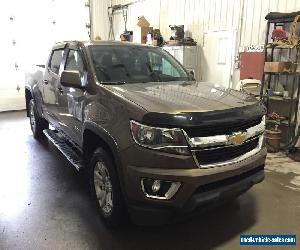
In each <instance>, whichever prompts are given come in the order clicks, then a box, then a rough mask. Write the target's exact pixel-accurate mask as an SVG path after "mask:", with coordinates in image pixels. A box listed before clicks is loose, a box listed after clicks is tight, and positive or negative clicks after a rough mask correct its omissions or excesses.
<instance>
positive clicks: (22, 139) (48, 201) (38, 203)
mask: <svg viewBox="0 0 300 250" xmlns="http://www.w3.org/2000/svg"><path fill="white" fill-rule="evenodd" d="M0 140H1V141H0V155H1V160H0V249H57V250H58V249H173V250H174V249H183V248H184V249H240V245H239V236H240V234H242V233H249V234H251V233H253V234H260V233H261V234H272V233H283V234H297V235H298V242H299V240H300V238H299V237H300V163H296V162H293V161H291V160H290V159H289V158H286V157H284V155H283V154H275V155H269V156H268V161H267V167H266V179H265V181H264V182H263V183H261V184H259V185H256V186H255V187H254V188H252V189H251V190H250V191H249V192H247V193H246V194H244V195H242V196H241V197H239V198H238V199H237V200H236V201H234V202H231V203H230V204H227V205H222V206H220V207H217V208H214V209H213V210H210V211H208V212H205V213H202V214H199V215H198V216H196V217H193V218H192V219H190V220H188V221H186V222H182V223H179V224H176V225H168V226H164V227H157V228H142V227H137V226H134V225H128V226H126V227H125V228H121V229H119V230H116V231H112V230H108V229H107V228H106V227H105V226H104V224H103V223H102V221H101V219H100V218H99V217H98V215H97V212H96V209H95V206H94V203H93V202H92V201H91V199H90V196H89V192H88V189H87V186H86V185H85V184H84V182H83V180H82V179H81V178H80V176H79V175H78V174H77V173H76V172H75V171H74V170H73V168H72V167H71V166H70V165H69V164H68V163H67V161H66V160H65V159H64V157H63V156H62V155H61V154H60V153H59V152H58V151H57V150H56V149H55V148H54V147H53V146H52V145H51V144H50V143H49V144H48V143H40V142H38V141H36V140H34V139H33V137H32V135H31V131H30V128H29V121H28V119H27V118H26V117H25V112H24V111H22V112H9V113H0ZM298 244H299V243H298ZM299 246H300V245H299ZM243 249H245V247H243ZM272 249H274V247H272Z"/></svg>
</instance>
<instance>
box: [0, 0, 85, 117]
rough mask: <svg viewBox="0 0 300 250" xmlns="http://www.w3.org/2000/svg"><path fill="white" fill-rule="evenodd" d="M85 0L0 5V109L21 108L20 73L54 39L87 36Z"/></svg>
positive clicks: (43, 55) (41, 60) (16, 0)
mask: <svg viewBox="0 0 300 250" xmlns="http://www.w3.org/2000/svg"><path fill="white" fill-rule="evenodd" d="M85 2H86V1H85V0H43V1H40V0H26V1H22V0H10V1H6V2H5V3H2V4H1V8H0V31H1V39H0V47H1V48H2V51H1V57H0V69H1V71H0V72H1V78H0V112H1V111H7V110H19V109H24V108H25V98H24V85H25V82H24V81H25V77H24V73H25V72H26V71H28V70H31V69H32V68H33V65H34V64H45V63H46V60H47V57H48V54H49V52H50V48H51V47H52V45H53V44H54V43H55V42H57V41H63V40H76V39H78V40H80V39H83V40H88V39H89V34H88V32H89V30H88V29H87V28H86V24H87V23H89V8H87V7H85Z"/></svg>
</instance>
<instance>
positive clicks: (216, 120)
mask: <svg viewBox="0 0 300 250" xmlns="http://www.w3.org/2000/svg"><path fill="white" fill-rule="evenodd" d="M107 88H109V89H110V90H111V91H113V92H114V93H115V94H117V95H119V96H122V97H123V98H126V99H128V100H130V101H132V102H134V103H135V104H137V105H139V106H140V107H142V108H144V109H145V110H147V111H148V112H147V113H146V114H145V115H144V117H143V120H142V121H141V122H143V123H145V124H148V125H153V126H162V127H181V128H191V127H202V126H205V127H207V126H208V127H209V126H220V127H222V126H224V125H228V126H231V124H233V123H234V124H239V123H247V122H248V121H249V120H250V121H251V120H257V119H261V117H262V116H263V115H264V114H265V113H266V109H265V107H264V105H263V104H262V103H261V102H258V101H257V99H256V98H255V97H254V96H250V95H246V94H243V93H241V92H239V91H236V90H233V89H230V88H223V87H221V86H220V85H218V84H211V83H207V82H183V81H182V82H155V83H138V84H125V85H118V86H116V85H114V86H113V85H110V86H107Z"/></svg>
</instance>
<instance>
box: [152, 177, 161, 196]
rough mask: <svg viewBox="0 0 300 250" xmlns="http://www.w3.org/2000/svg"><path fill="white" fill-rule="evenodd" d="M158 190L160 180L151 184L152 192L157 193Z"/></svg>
mask: <svg viewBox="0 0 300 250" xmlns="http://www.w3.org/2000/svg"><path fill="white" fill-rule="evenodd" d="M159 189H160V180H155V181H154V182H153V184H152V191H153V192H154V193H156V192H158V190H159Z"/></svg>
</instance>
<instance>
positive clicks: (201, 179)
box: [126, 148, 267, 224]
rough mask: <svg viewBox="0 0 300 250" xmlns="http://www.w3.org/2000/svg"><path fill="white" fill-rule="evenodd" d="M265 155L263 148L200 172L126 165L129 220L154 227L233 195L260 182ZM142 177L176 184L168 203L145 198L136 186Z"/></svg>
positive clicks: (138, 185) (193, 169) (139, 187)
mask: <svg viewBox="0 0 300 250" xmlns="http://www.w3.org/2000/svg"><path fill="white" fill-rule="evenodd" d="M266 153H267V152H266V149H265V148H263V149H262V150H260V151H259V152H258V153H257V154H255V155H253V156H251V157H249V158H247V159H244V160H242V161H240V162H235V163H230V164H225V165H222V166H216V167H212V168H203V169H201V168H192V169H160V168H146V167H137V166H131V165H129V166H128V167H127V181H126V191H127V197H128V206H129V212H130V214H131V215H132V216H131V217H132V219H133V220H134V221H135V222H136V223H141V222H142V223H143V224H144V223H147V220H148V221H150V223H151V224H153V223H154V224H157V223H158V222H159V223H162V222H163V221H165V222H166V221H168V220H170V218H171V217H172V216H174V215H175V214H178V213H181V214H182V213H183V214H186V213H192V212H193V211H194V210H195V209H196V208H197V207H199V206H201V205H204V204H206V203H212V202H215V201H219V200H223V199H226V198H229V197H234V196H237V195H239V194H241V193H243V192H244V191H246V190H248V189H249V188H250V187H251V186H253V185H254V184H256V183H259V182H261V181H262V180H263V179H264V170H263V169H264V163H265V158H266ZM145 177H146V178H153V179H160V180H170V181H179V182H181V187H180V189H179V190H178V192H177V193H176V194H175V196H174V197H172V198H171V199H170V200H156V199H151V198H147V197H146V196H145V195H144V193H143V191H142V189H141V184H140V180H141V178H145ZM150 215H153V216H150ZM153 217H154V218H153ZM163 223H164V222H163ZM147 224H149V223H147Z"/></svg>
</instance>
